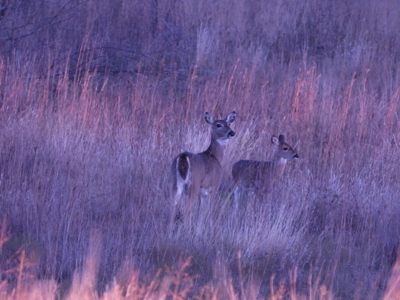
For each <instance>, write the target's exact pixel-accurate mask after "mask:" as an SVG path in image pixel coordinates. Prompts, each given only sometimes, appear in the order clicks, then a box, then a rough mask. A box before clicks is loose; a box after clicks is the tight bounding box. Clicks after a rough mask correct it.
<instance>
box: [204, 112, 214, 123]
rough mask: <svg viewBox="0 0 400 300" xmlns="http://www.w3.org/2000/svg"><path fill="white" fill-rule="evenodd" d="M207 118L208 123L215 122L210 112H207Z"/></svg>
mask: <svg viewBox="0 0 400 300" xmlns="http://www.w3.org/2000/svg"><path fill="white" fill-rule="evenodd" d="M205 119H206V122H207V123H208V124H212V123H214V118H213V116H212V115H211V114H210V113H209V112H206V116H205Z"/></svg>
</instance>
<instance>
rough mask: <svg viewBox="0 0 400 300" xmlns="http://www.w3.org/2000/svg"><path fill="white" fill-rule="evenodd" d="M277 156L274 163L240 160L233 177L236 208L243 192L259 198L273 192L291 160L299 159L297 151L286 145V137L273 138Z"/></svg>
mask: <svg viewBox="0 0 400 300" xmlns="http://www.w3.org/2000/svg"><path fill="white" fill-rule="evenodd" d="M271 142H272V144H273V145H274V146H275V155H274V158H273V160H272V161H256V160H239V161H238V162H236V163H235V164H234V165H233V167H232V177H233V180H234V182H235V186H236V187H235V191H234V198H235V207H236V208H238V207H239V198H240V194H241V192H242V191H251V192H255V193H256V194H258V195H259V196H260V195H262V194H265V193H267V192H269V191H271V189H272V187H273V186H274V185H275V184H276V183H277V182H278V180H280V178H281V177H282V174H283V171H284V170H285V166H286V162H287V161H288V160H289V159H293V158H299V155H298V154H297V153H296V151H294V150H293V148H292V147H290V146H289V145H288V144H286V143H285V137H284V136H283V135H280V136H279V138H277V137H276V136H274V135H273V136H272V138H271Z"/></svg>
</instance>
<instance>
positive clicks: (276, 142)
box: [271, 135, 279, 145]
mask: <svg viewBox="0 0 400 300" xmlns="http://www.w3.org/2000/svg"><path fill="white" fill-rule="evenodd" d="M271 143H272V144H274V145H279V139H278V138H277V137H276V136H275V135H273V136H272V138H271Z"/></svg>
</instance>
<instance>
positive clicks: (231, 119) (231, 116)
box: [225, 111, 236, 124]
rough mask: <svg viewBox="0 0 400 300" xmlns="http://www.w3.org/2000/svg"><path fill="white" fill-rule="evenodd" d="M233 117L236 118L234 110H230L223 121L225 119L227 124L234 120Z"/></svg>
mask: <svg viewBox="0 0 400 300" xmlns="http://www.w3.org/2000/svg"><path fill="white" fill-rule="evenodd" d="M235 119H236V112H235V111H233V112H231V113H230V114H229V115H228V116H227V117H226V119H225V121H226V122H227V123H228V124H231V123H232V122H233V121H235Z"/></svg>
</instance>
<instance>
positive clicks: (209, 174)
mask: <svg viewBox="0 0 400 300" xmlns="http://www.w3.org/2000/svg"><path fill="white" fill-rule="evenodd" d="M235 118H236V113H235V112H234V111H233V112H232V113H230V114H229V115H228V116H227V117H226V118H225V119H224V120H214V118H213V117H212V115H211V114H209V113H208V112H207V113H206V115H205V119H206V122H207V123H208V124H210V126H211V142H210V146H209V147H208V148H207V150H206V151H204V152H201V153H197V154H195V153H190V152H183V153H181V154H179V155H178V156H177V157H176V158H175V159H174V161H173V163H172V168H171V169H172V179H173V197H174V205H175V209H174V214H175V213H176V212H177V211H176V206H177V205H178V204H179V202H180V199H181V196H182V194H183V193H185V194H187V196H188V201H189V203H184V204H185V206H186V207H189V208H190V209H192V208H193V207H194V205H195V204H197V203H198V199H199V197H200V201H201V202H200V203H201V205H200V217H199V222H201V221H202V215H203V213H204V210H205V209H206V208H207V207H206V204H205V203H206V201H207V200H208V199H207V198H211V199H212V198H213V197H214V196H215V193H216V191H217V188H218V186H219V184H220V180H221V175H222V174H221V162H222V159H223V157H224V149H225V146H226V144H227V141H228V139H230V138H232V137H233V136H234V135H235V132H234V131H233V130H232V129H231V128H230V127H229V125H230V124H231V123H232V122H233V121H234V120H235ZM187 204H188V205H187ZM173 217H176V216H173Z"/></svg>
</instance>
